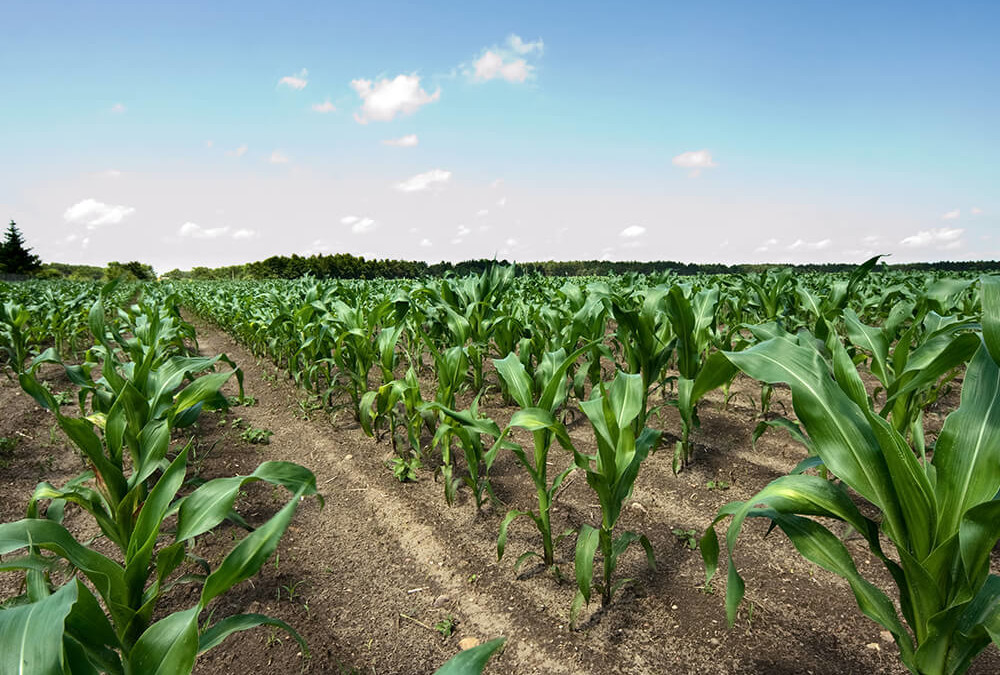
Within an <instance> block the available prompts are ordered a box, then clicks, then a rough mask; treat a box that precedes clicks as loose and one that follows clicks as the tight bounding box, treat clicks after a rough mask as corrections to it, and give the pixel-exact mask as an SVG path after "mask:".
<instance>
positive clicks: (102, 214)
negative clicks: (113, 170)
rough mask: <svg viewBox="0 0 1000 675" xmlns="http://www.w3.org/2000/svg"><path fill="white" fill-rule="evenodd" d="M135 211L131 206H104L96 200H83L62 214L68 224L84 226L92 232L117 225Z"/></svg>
mask: <svg viewBox="0 0 1000 675" xmlns="http://www.w3.org/2000/svg"><path fill="white" fill-rule="evenodd" d="M133 213H135V209H134V208H132V207H131V206H122V205H120V204H119V205H114V204H105V203H104V202H99V201H97V200H96V199H84V200H83V201H80V202H77V203H76V204H73V206H71V207H69V208H68V209H66V211H65V212H64V213H63V218H64V219H65V220H66V222H68V223H75V224H78V225H86V226H87V229H88V230H94V229H97V228H98V227H101V226H102V225H117V224H118V223H120V222H122V220H124V219H125V218H126V216H129V215H131V214H133Z"/></svg>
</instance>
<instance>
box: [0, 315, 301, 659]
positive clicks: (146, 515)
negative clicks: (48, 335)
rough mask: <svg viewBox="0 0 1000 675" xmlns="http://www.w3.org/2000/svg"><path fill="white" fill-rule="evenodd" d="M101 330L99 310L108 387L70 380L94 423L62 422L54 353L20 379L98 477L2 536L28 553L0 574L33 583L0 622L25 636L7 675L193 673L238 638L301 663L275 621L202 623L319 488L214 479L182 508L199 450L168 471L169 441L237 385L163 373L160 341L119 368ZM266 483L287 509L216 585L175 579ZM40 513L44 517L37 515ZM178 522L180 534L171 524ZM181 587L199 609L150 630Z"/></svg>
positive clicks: (0, 541)
mask: <svg viewBox="0 0 1000 675" xmlns="http://www.w3.org/2000/svg"><path fill="white" fill-rule="evenodd" d="M103 319H104V312H103V305H102V303H101V301H100V300H98V302H97V303H95V308H94V310H92V312H91V324H92V328H94V329H95V330H94V333H95V335H96V336H97V337H98V339H99V340H100V341H101V343H102V345H103V347H104V350H103V353H104V356H105V362H104V366H103V369H102V371H103V377H102V378H101V380H100V381H99V382H97V383H95V382H93V381H90V380H89V376H88V377H86V378H84V375H86V374H88V371H87V369H80V368H79V367H77V366H66V370H67V372H68V373H70V374H71V376H72V377H74V378H76V379H81V381H83V380H86V381H87V382H89V385H88V388H85V389H84V394H83V395H84V396H85V395H86V393H87V391H89V392H90V394H91V403H92V410H93V412H92V413H91V414H89V415H86V416H83V417H68V416H64V415H63V414H62V413H61V412H60V407H59V404H58V401H56V399H55V397H54V396H53V395H52V394H51V393H50V392H49V391H48V390H47V389H45V387H43V386H42V385H41V383H40V382H39V381H38V379H37V369H38V367H39V366H40V365H41V364H42V363H46V362H58V358H57V357H56V356H55V355H54V353H53V352H52V351H51V350H50V351H49V352H47V353H46V354H43V355H42V356H41V357H39V358H38V359H36V360H35V362H34V363H33V364H32V367H31V368H30V369H29V370H27V371H26V372H24V373H22V375H21V376H20V382H21V385H22V387H23V388H24V389H25V391H27V392H28V393H29V394H30V395H31V396H32V397H34V398H35V400H36V401H37V402H38V403H39V404H40V405H42V406H43V407H45V408H47V409H48V410H50V411H51V412H52V413H53V414H54V415H55V416H56V420H57V423H58V424H59V426H60V427H61V428H62V430H63V431H64V432H65V433H66V435H67V436H68V437H69V439H70V440H71V441H72V442H73V443H74V444H75V445H76V446H77V448H78V449H79V450H80V452H81V453H82V454H83V456H84V457H85V458H86V461H87V463H88V464H89V466H90V470H89V471H87V472H86V473H84V474H82V475H81V476H79V477H77V478H76V479H73V480H71V481H69V482H68V483H67V484H66V485H64V486H63V487H61V488H58V487H56V486H53V485H51V484H49V483H47V482H43V483H40V484H39V485H38V487H37V488H36V490H35V493H34V495H33V496H32V498H31V501H30V502H29V505H28V512H27V516H28V517H27V518H25V519H23V520H20V521H17V522H13V523H4V524H0V555H6V554H10V553H14V552H17V551H25V553H24V554H23V555H21V556H16V557H8V558H6V559H5V560H4V562H3V566H2V569H4V570H22V571H24V572H25V574H26V587H25V588H26V591H25V593H24V594H23V595H22V596H20V597H18V598H16V599H15V600H14V601H13V602H12V603H11V604H10V605H9V606H8V607H7V608H5V609H3V610H0V635H6V636H19V637H17V638H16V639H14V640H12V641H5V644H7V645H13V647H12V648H10V649H4V650H3V653H2V654H0V672H17V673H51V672H71V673H93V672H107V673H112V674H115V675H118V674H121V675H128V674H131V673H150V672H162V673H189V672H191V670H192V668H193V667H194V664H195V661H196V659H197V657H198V655H199V654H201V653H203V652H204V651H206V650H208V649H211V648H212V647H214V646H216V645H218V644H219V643H221V642H222V641H223V640H225V639H226V637H228V636H229V635H231V634H232V633H234V632H237V631H241V630H246V629H248V628H252V627H254V626H259V625H265V624H266V625H272V626H275V627H278V628H281V629H284V630H286V631H288V632H289V633H290V634H291V635H292V636H293V637H295V638H296V639H297V640H299V641H300V644H301V646H302V648H303V650H304V651H305V649H306V647H305V644H304V643H302V642H301V638H299V636H298V634H297V633H296V632H295V631H294V629H292V628H291V627H290V626H288V625H287V624H285V623H284V622H282V621H280V620H277V619H272V618H269V617H266V616H263V615H259V614H239V615H233V616H230V617H226V618H223V619H221V620H219V621H216V622H215V623H214V624H213V625H211V626H210V627H209V626H208V625H207V624H208V622H205V624H201V623H200V622H199V618H200V616H201V614H202V612H203V611H204V610H205V609H206V607H207V606H208V605H209V603H210V602H211V601H212V600H213V599H215V598H216V597H218V596H219V595H221V594H223V593H225V592H226V591H227V590H229V589H230V588H232V587H233V586H234V585H236V584H237V583H239V582H241V581H244V580H246V579H248V578H250V577H251V576H253V575H254V574H256V573H257V571H258V570H259V569H260V567H261V565H263V563H264V562H265V561H266V559H267V558H268V557H269V556H270V555H271V553H273V552H274V550H275V549H276V548H277V545H278V541H279V540H280V538H281V536H282V535H283V533H284V532H285V530H286V529H287V527H288V525H289V523H290V521H291V518H292V516H293V515H294V512H295V509H296V507H297V505H298V502H299V500H300V499H301V498H302V497H305V496H308V495H314V494H316V479H315V477H314V476H313V474H312V473H311V472H310V471H308V470H307V469H304V468H302V467H300V466H298V465H296V464H291V463H287V462H266V463H264V464H262V465H261V466H259V467H258V468H257V470H256V471H254V473H252V474H250V475H249V476H234V477H231V478H218V479H215V480H211V481H209V482H207V483H204V484H203V485H201V486H200V487H199V488H197V489H196V490H195V491H194V492H192V493H191V494H190V495H187V496H184V495H182V494H181V490H182V487H183V485H184V483H185V478H186V472H187V466H188V459H189V451H190V448H191V444H190V443H189V444H188V445H187V446H186V447H185V448H183V449H182V450H181V451H180V452H179V453H177V454H176V456H175V457H173V458H172V459H171V458H170V457H169V445H170V437H171V432H172V430H174V429H176V428H178V427H180V426H182V424H190V423H192V422H193V421H194V420H195V419H196V418H197V416H198V413H199V412H200V411H201V410H202V409H203V408H213V407H224V406H225V404H226V399H225V397H224V396H223V395H222V394H221V392H220V388H221V387H222V385H223V384H224V383H225V382H226V381H227V380H228V379H229V378H231V377H232V376H233V375H234V371H228V372H219V373H215V372H213V373H208V374H201V375H198V373H203V372H204V371H205V370H206V369H208V368H210V367H211V366H212V365H214V363H215V362H217V361H218V357H213V358H200V357H185V356H179V355H176V354H175V355H173V356H169V357H166V358H163V359H160V358H159V356H160V355H162V354H164V353H165V352H168V351H170V350H169V349H163V348H162V345H161V344H160V343H157V342H156V341H155V340H153V341H152V342H150V340H152V334H148V335H147V336H146V337H145V338H144V339H145V340H146V345H145V346H146V349H145V351H142V350H139V349H136V350H134V353H136V354H138V353H139V352H140V351H142V353H143V355H144V356H145V357H146V359H144V360H143V361H140V362H134V361H119V360H117V359H115V358H114V357H115V350H114V349H112V348H111V344H110V342H109V341H108V339H107V336H106V334H105V332H104V328H105V327H104V325H103ZM111 332H114V330H113V329H112V331H111ZM117 337H120V336H117ZM116 339H117V338H116ZM135 339H137V340H138V339H139V338H135ZM81 400H83V399H81ZM95 426H96V427H97V430H95ZM99 432H100V433H99ZM260 480H263V481H266V482H269V483H272V484H274V485H276V486H283V487H285V488H286V489H288V491H289V492H290V493H291V494H292V497H291V499H290V500H289V501H288V502H287V503H286V505H285V506H284V507H283V508H282V509H281V510H280V511H279V512H278V513H277V514H275V515H274V516H273V517H272V518H271V519H270V520H268V521H267V522H265V523H264V524H263V525H261V526H260V527H258V528H257V529H255V530H254V531H253V532H252V533H251V534H249V535H248V536H247V537H245V538H244V539H243V540H242V541H240V542H239V543H238V544H237V545H236V546H235V547H234V548H233V549H232V550H231V551H230V552H229V554H228V555H227V556H226V557H225V558H224V559H223V561H222V563H221V564H220V565H219V566H218V567H217V568H216V569H215V570H214V571H211V572H210V573H208V574H207V575H198V574H187V575H184V576H182V577H180V578H179V579H175V578H174V576H175V575H174V573H175V572H176V571H178V570H179V568H180V566H181V565H182V564H183V563H184V562H185V560H187V559H189V558H190V555H189V553H188V548H189V546H190V545H191V543H192V541H193V540H194V538H195V537H197V536H198V535H201V534H203V533H205V532H208V531H209V530H211V529H213V528H214V527H216V526H217V525H219V524H220V523H221V522H222V521H223V520H224V519H226V518H228V517H235V514H234V512H233V503H234V502H235V500H236V497H237V494H238V493H239V491H240V489H241V487H242V486H244V485H245V484H246V483H248V482H253V481H260ZM45 502H47V503H48V508H47V509H46V510H45V512H44V515H42V511H41V509H40V508H39V506H40V505H41V504H42V503H45ZM66 502H72V503H74V504H76V505H77V506H79V507H80V508H81V509H82V510H83V511H84V512H85V513H87V514H89V515H90V516H91V517H92V518H93V519H94V521H95V522H96V524H97V526H98V528H99V529H100V531H101V534H102V535H103V536H104V538H105V539H107V541H108V542H109V543H110V544H111V546H112V547H113V548H114V549H115V551H116V554H117V555H105V554H103V553H100V552H98V551H96V550H94V549H91V548H89V547H88V544H84V543H80V542H79V541H77V540H76V539H75V538H74V537H73V535H72V534H71V533H70V532H69V531H68V530H67V529H66V528H65V527H63V525H62V524H61V521H62V516H63V512H64V507H65V504H66ZM173 514H176V515H177V520H176V526H172V525H170V524H169V523H170V522H172V521H171V520H169V518H170V516H172V515H173ZM67 565H68V567H69V569H70V570H71V573H72V578H70V579H69V580H68V581H67V582H65V583H63V584H62V585H56V582H55V578H54V577H53V576H52V572H54V571H63V572H64V570H65V568H66V566H67ZM77 575H79V576H77ZM79 577H83V578H86V579H87V580H88V581H89V585H87V584H84V583H82V582H81V581H80V578H79ZM180 582H191V583H197V584H199V585H200V587H201V592H200V595H199V598H198V600H197V602H196V603H195V604H194V605H193V606H192V607H190V608H188V609H185V610H181V611H175V612H173V613H171V614H168V615H167V616H165V617H163V618H160V619H159V620H157V621H155V622H154V621H153V618H154V615H155V611H156V609H157V604H158V601H159V599H160V598H161V597H162V596H163V594H164V593H166V592H167V591H169V590H170V588H171V587H172V586H173V585H175V584H176V583H180Z"/></svg>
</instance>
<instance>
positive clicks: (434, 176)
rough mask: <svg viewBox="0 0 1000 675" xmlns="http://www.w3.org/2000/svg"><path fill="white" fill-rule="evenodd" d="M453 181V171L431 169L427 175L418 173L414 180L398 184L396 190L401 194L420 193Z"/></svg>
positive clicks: (409, 179)
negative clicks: (450, 180)
mask: <svg viewBox="0 0 1000 675" xmlns="http://www.w3.org/2000/svg"><path fill="white" fill-rule="evenodd" d="M449 179H451V171H444V170H443V169H431V170H430V171H427V172H425V173H418V174H417V175H416V176H413V177H412V178H408V179H407V180H404V181H403V182H402V183H397V184H396V189H397V190H399V191H401V192H420V191H421V190H426V189H428V188H431V187H435V186H443V185H444V184H445V183H447V182H448V180H449Z"/></svg>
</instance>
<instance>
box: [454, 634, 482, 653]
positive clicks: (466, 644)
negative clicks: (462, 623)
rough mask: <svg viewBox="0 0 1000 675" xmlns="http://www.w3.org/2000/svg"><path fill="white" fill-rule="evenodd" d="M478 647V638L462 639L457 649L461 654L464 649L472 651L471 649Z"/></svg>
mask: <svg viewBox="0 0 1000 675" xmlns="http://www.w3.org/2000/svg"><path fill="white" fill-rule="evenodd" d="M478 646H479V638H474V637H467V638H462V639H461V640H459V641H458V648H459V649H461V650H462V651H463V652H464V651H465V650H466V649H472V648H473V647H478Z"/></svg>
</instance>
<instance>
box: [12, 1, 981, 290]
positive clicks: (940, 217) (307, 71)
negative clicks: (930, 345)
mask: <svg viewBox="0 0 1000 675" xmlns="http://www.w3.org/2000/svg"><path fill="white" fill-rule="evenodd" d="M997 25H1000V4H998V3H995V2H956V3H950V4H947V5H946V4H945V3H920V2H906V3H903V2H877V3H852V2H840V3H813V2H756V3H745V2H715V3H712V2H702V3H690V2H685V3H674V2H655V3H654V2H649V3H625V4H624V5H622V6H619V5H615V4H612V3H585V2H572V3H564V2H559V3H530V2H525V3H516V2H507V3H493V4H487V3H468V2H465V3H458V2H455V3H440V2H439V3H412V2H406V3H404V2H398V3H385V2H369V3H360V6H354V5H347V4H346V3H314V4H313V3H298V4H289V3H283V4H280V5H279V4H276V3H275V4H264V3H253V2H240V3H235V2H233V3H226V2H216V3H193V2H192V3H170V4H169V5H168V4H166V3H163V4H160V3H156V4H154V3H111V2H105V3H46V2H14V3H8V4H7V5H6V6H5V10H4V20H3V22H2V24H0V74H2V76H3V77H2V79H0V87H2V88H3V89H2V90H3V93H4V96H3V100H4V105H3V106H0V156H2V158H3V161H2V162H0V217H4V218H12V219H14V220H16V221H17V222H18V224H19V225H20V226H21V228H22V230H23V231H24V233H25V235H26V236H27V238H28V241H29V243H30V244H31V245H32V246H34V248H35V250H36V252H38V253H39V254H41V255H42V257H43V259H45V260H59V261H63V262H78V263H92V264H104V263H105V262H107V261H108V260H111V259H141V260H144V261H147V262H150V263H152V264H153V265H154V266H156V268H157V269H158V270H160V271H166V270H167V269H170V268H173V267H181V268H189V267H191V266H193V265H221V264H231V263H237V262H244V261H249V260H255V259H261V258H264V257H267V256H269V255H273V254H286V255H287V254H291V253H300V254H308V253H332V252H341V251H346V252H350V253H354V254H361V255H365V256H367V257H387V256H389V257H403V258H414V259H424V260H430V261H437V260H459V259H464V258H470V257H492V256H494V255H496V256H499V257H506V258H510V259H518V260H543V259H579V258H610V259H675V260H685V261H697V262H713V261H720V262H756V261H769V262H806V261H828V260H833V261H859V260H862V259H864V258H865V257H867V256H868V255H870V254H872V253H890V254H892V258H890V260H895V261H906V260H939V259H966V258H971V259H980V258H1000V233H996V234H994V230H996V228H997V226H998V225H1000V194H998V188H997V185H1000V169H998V168H997V166H998V164H997V162H996V159H995V158H996V156H997V154H998V151H1000V131H998V130H997V123H996V120H997V119H1000V87H998V84H997V83H998V81H1000V78H998V77H997V76H996V73H997V72H1000V41H998V40H997V39H996V34H995V28H996V26H997Z"/></svg>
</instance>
